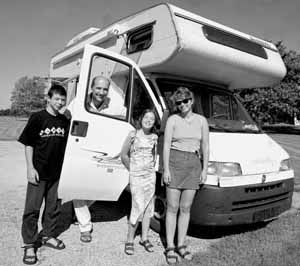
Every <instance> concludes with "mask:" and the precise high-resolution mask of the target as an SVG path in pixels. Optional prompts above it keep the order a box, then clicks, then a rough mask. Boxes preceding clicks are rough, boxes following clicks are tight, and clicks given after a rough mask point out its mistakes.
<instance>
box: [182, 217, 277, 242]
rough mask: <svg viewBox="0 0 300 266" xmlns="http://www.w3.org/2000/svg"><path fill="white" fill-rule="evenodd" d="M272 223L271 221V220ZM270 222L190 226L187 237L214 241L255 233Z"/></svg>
mask: <svg viewBox="0 0 300 266" xmlns="http://www.w3.org/2000/svg"><path fill="white" fill-rule="evenodd" d="M271 221H272V220H271ZM271 221H267V222H259V223H255V224H242V225H234V226H195V225H191V226H190V227H189V230H188V235H189V236H192V237H197V238H201V239H216V238H220V237H224V236H230V235H236V234H241V233H246V232H251V231H255V230H258V229H261V228H263V227H265V226H267V225H268V224H269V223H270V222H271Z"/></svg>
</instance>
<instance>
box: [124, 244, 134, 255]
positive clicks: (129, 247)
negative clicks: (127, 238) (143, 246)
mask: <svg viewBox="0 0 300 266" xmlns="http://www.w3.org/2000/svg"><path fill="white" fill-rule="evenodd" d="M124 252H125V253H126V254H127V255H133V254H134V244H133V243H132V242H126V243H125V248H124Z"/></svg>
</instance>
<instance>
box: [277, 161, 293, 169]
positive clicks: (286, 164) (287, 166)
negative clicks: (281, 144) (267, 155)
mask: <svg viewBox="0 0 300 266" xmlns="http://www.w3.org/2000/svg"><path fill="white" fill-rule="evenodd" d="M291 169H292V162H291V159H290V158H289V159H285V160H282V161H281V162H280V168H279V171H287V170H291Z"/></svg>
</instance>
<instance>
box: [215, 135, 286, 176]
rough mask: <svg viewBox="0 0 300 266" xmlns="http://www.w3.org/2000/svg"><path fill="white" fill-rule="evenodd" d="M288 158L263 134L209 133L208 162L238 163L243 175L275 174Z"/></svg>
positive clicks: (283, 151)
mask: <svg viewBox="0 0 300 266" xmlns="http://www.w3.org/2000/svg"><path fill="white" fill-rule="evenodd" d="M287 158H289V156H288V154H287V153H286V152H285V150H283V149H282V148H281V147H280V146H279V145H278V144H277V143H276V142H275V141H273V140H272V139H271V138H270V137H269V136H267V135H265V134H263V133H262V134H250V133H223V132H222V133H219V132H210V157H209V160H210V161H215V162H239V163H240V165H241V168H242V173H243V175H253V174H260V173H270V172H277V171H279V168H280V162H281V161H282V160H284V159H287Z"/></svg>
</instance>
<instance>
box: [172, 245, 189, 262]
mask: <svg viewBox="0 0 300 266" xmlns="http://www.w3.org/2000/svg"><path fill="white" fill-rule="evenodd" d="M176 251H177V253H178V254H179V255H180V257H181V258H183V259H185V260H192V259H193V255H192V254H191V252H189V251H187V250H186V245H182V246H178V247H177V248H176Z"/></svg>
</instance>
